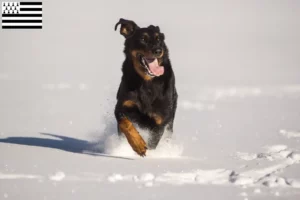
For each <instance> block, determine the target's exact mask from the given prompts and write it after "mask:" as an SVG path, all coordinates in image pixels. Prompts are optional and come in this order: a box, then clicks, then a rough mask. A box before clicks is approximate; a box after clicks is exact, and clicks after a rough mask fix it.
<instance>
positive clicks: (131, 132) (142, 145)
mask: <svg viewBox="0 0 300 200" xmlns="http://www.w3.org/2000/svg"><path fill="white" fill-rule="evenodd" d="M131 109H132V107H131V106H129V104H128V102H127V104H126V103H122V105H121V106H118V105H117V107H116V110H115V115H116V119H117V121H118V129H119V131H120V132H122V133H123V134H124V135H125V136H126V138H127V141H128V143H129V144H130V146H131V147H132V149H133V150H134V151H135V152H136V153H137V154H139V155H140V156H143V157H144V156H146V151H147V146H146V142H145V141H144V139H143V138H142V136H141V135H140V134H139V132H138V131H137V130H136V128H135V127H134V125H133V124H132V122H131V121H130V120H129V119H128V117H127V116H128V115H129V113H130V112H132V110H131ZM127 114H128V115H127Z"/></svg>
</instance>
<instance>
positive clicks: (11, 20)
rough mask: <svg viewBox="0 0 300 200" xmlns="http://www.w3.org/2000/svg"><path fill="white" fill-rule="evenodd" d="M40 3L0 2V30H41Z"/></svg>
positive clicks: (41, 14)
mask: <svg viewBox="0 0 300 200" xmlns="http://www.w3.org/2000/svg"><path fill="white" fill-rule="evenodd" d="M42 12H43V9H42V2H2V29H41V28H42V25H43V20H42V17H43V13H42Z"/></svg>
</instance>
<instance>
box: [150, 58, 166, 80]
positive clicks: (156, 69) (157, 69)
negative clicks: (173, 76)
mask: <svg viewBox="0 0 300 200" xmlns="http://www.w3.org/2000/svg"><path fill="white" fill-rule="evenodd" d="M148 66H149V69H150V71H151V72H152V73H153V74H154V75H155V76H161V75H163V74H164V71H165V69H164V67H163V66H159V65H158V61H157V59H155V60H154V61H153V62H152V63H148Z"/></svg>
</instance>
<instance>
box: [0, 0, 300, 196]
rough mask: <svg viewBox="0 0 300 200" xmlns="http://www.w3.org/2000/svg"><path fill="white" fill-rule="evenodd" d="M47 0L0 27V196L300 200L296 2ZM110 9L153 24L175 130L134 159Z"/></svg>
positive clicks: (119, 39)
mask: <svg viewBox="0 0 300 200" xmlns="http://www.w3.org/2000/svg"><path fill="white" fill-rule="evenodd" d="M57 3H58V1H57V0H53V1H47V2H44V8H45V9H47V12H45V13H44V17H45V18H44V20H45V22H44V27H43V29H42V30H41V31H24V30H17V31H7V30H5V31H4V30H0V44H1V45H0V52H1V54H0V60H1V63H0V199H32V200H36V199H120V197H121V198H124V199H140V198H145V199H174V200H177V199H222V200H223V199H230V200H243V199H245V200H246V199H248V200H252V199H267V200H268V199H295V200H296V199H299V198H300V145H299V144H300V127H299V121H300V113H299V110H300V104H299V102H300V68H299V66H300V60H299V52H300V49H299V48H300V39H299V35H300V28H299V26H298V25H297V24H299V13H300V12H299V9H300V3H299V2H295V1H293V2H292V1H289V0H288V1H284V2H282V1H280V2H279V1H278V2H277V1H272V2H265V1H258V0H255V1H251V2H247V3H246V2H244V1H235V2H233V3H228V2H227V1H226V2H225V1H224V2H220V1H218V2H214V1H204V0H201V1H184V2H180V1H178V2H177V1H174V2H172V3H170V2H162V1H158V0H154V1H151V4H153V5H157V4H159V6H154V7H155V9H157V11H156V12H153V13H154V14H153V15H146V14H145V5H146V4H147V5H149V2H144V1H133V2H132V6H131V5H128V4H129V3H128V2H127V1H125V2H122V1H115V2H114V1H110V2H101V1H91V2H90V5H89V9H82V6H83V4H82V2H77V1H75V2H72V9H68V14H67V15H66V14H65V13H66V12H65V10H66V9H67V8H69V3H68V2H66V1H65V2H64V1H59V5H60V6H59V7H57ZM78 8H80V9H79V10H80V13H81V15H80V17H79V18H78ZM124 8H126V9H124ZM153 9H154V8H153ZM165 10H168V14H166V12H165ZM53 13H55V14H53ZM179 13H180V14H179ZM278 13H280V14H278ZM120 17H123V18H128V19H132V20H135V21H136V23H138V24H139V25H141V26H145V25H148V24H149V23H154V24H157V25H159V26H160V29H161V30H162V31H163V32H164V33H165V35H166V42H167V45H168V47H169V50H170V56H171V60H172V64H173V68H174V71H175V74H176V86H177V89H178V93H179V101H178V111H177V113H176V118H175V124H174V134H173V139H172V140H171V141H168V140H166V139H165V138H164V140H162V141H161V143H160V144H159V146H158V148H157V149H156V150H151V151H147V156H146V157H144V158H142V157H139V156H138V155H136V154H135V152H134V151H132V149H131V148H130V146H129V145H128V143H127V141H126V140H125V139H119V138H118V137H117V127H116V122H115V119H114V115H113V109H114V106H115V103H116V98H115V95H116V92H117V89H118V85H119V81H120V77H121V70H120V67H121V63H122V61H123V59H124V55H123V53H122V49H123V46H122V45H123V42H124V39H123V38H122V36H120V35H119V33H118V32H115V31H114V30H113V27H114V25H115V23H116V22H117V21H118V19H119V18H120ZM139 131H140V132H141V134H142V136H143V137H145V138H146V137H147V134H148V133H147V131H145V130H142V129H139Z"/></svg>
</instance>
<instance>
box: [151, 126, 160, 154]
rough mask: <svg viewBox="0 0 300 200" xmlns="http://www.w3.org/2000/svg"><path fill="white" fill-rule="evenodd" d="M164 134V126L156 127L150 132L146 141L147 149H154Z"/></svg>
mask: <svg viewBox="0 0 300 200" xmlns="http://www.w3.org/2000/svg"><path fill="white" fill-rule="evenodd" d="M163 134H164V126H157V127H155V128H153V129H152V130H151V131H150V137H149V139H148V148H149V149H156V147H157V145H158V143H159V141H160V140H161V138H162V135H163Z"/></svg>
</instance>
